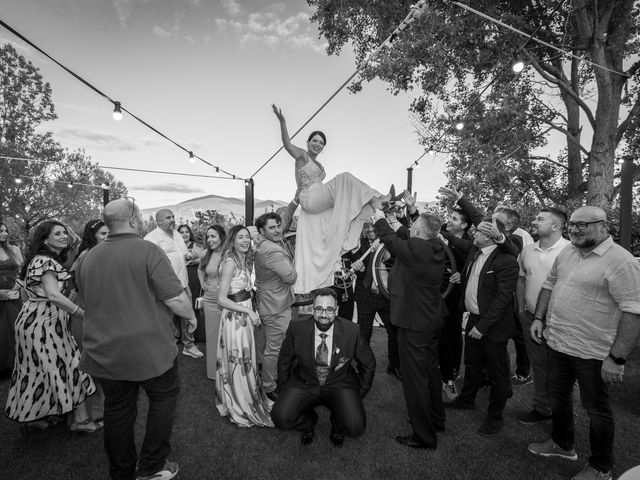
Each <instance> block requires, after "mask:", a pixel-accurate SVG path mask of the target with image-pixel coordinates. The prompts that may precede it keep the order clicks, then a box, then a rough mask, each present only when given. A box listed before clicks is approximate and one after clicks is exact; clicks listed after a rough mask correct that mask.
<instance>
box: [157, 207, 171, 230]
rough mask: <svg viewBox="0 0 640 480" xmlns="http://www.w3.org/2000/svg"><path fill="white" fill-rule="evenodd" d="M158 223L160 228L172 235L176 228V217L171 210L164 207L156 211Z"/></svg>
mask: <svg viewBox="0 0 640 480" xmlns="http://www.w3.org/2000/svg"><path fill="white" fill-rule="evenodd" d="M156 224H157V225H158V228H160V229H161V230H164V231H165V232H166V233H168V234H169V235H172V234H173V230H174V229H175V228H176V218H175V217H174V215H173V212H172V211H171V210H169V209H168V208H163V209H160V210H158V211H157V212H156Z"/></svg>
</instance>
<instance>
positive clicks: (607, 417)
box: [547, 347, 614, 472]
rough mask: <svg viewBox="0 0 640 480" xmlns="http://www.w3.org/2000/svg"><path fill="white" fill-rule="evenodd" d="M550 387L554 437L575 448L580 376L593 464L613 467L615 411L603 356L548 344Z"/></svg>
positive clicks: (603, 467) (558, 441) (603, 470)
mask: <svg viewBox="0 0 640 480" xmlns="http://www.w3.org/2000/svg"><path fill="white" fill-rule="evenodd" d="M547 365H548V367H547V368H548V372H547V388H548V389H549V399H550V401H551V411H552V412H553V429H552V432H551V438H552V439H553V441H554V442H555V443H556V444H558V445H559V446H560V447H562V448H564V449H565V450H570V449H572V448H573V435H574V423H573V397H572V392H573V385H574V383H575V381H576V380H578V386H579V387H580V399H581V401H582V406H583V407H584V409H585V410H586V411H587V414H588V415H589V420H590V422H591V425H590V429H589V440H590V443H591V458H590V459H589V464H590V465H591V466H593V467H595V468H597V469H598V470H600V471H602V472H608V471H610V470H611V468H612V467H613V435H614V422H613V412H612V411H611V406H610V405H609V387H608V386H607V384H606V383H604V381H603V380H602V377H601V373H600V372H601V369H602V360H595V359H583V358H578V357H573V356H571V355H567V354H565V353H560V352H557V351H555V350H554V349H552V348H550V347H548V348H547Z"/></svg>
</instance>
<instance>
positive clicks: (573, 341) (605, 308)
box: [529, 207, 640, 480]
mask: <svg viewBox="0 0 640 480" xmlns="http://www.w3.org/2000/svg"><path fill="white" fill-rule="evenodd" d="M567 226H568V232H569V238H570V239H571V246H570V247H567V248H565V249H564V250H563V251H562V252H560V254H559V255H558V257H557V258H556V261H555V263H554V264H553V267H552V268H551V272H550V273H549V276H548V277H547V280H546V281H545V282H544V284H543V285H542V290H541V291H540V295H539V297H538V301H537V304H536V309H535V314H534V320H533V323H532V324H531V329H530V334H531V336H532V337H533V338H534V340H535V341H537V342H538V343H540V342H541V341H542V334H543V332H544V337H545V339H546V342H547V364H548V372H547V385H548V388H549V399H550V401H551V410H552V412H553V430H552V432H551V438H550V439H549V440H548V441H546V442H544V443H532V444H530V445H529V451H530V452H532V453H534V454H536V455H541V456H544V457H551V456H554V457H560V458H564V459H567V460H577V458H578V456H577V455H576V451H575V450H574V449H573V437H574V419H573V397H572V391H573V384H574V383H575V381H576V380H577V381H578V385H579V386H580V398H581V400H582V405H583V407H584V408H585V410H586V411H587V414H588V415H589V420H590V432H589V439H590V443H591V457H590V458H589V463H587V465H585V467H584V468H583V469H582V470H581V471H580V472H579V473H578V474H576V475H575V476H574V477H572V479H574V480H587V479H591V480H608V479H610V478H611V469H612V468H613V437H614V421H613V412H612V410H611V406H610V404H609V384H610V383H613V382H621V381H622V379H623V375H624V364H625V361H626V358H627V356H628V355H629V353H630V352H631V350H632V349H633V347H634V346H635V344H636V342H637V340H638V337H639V336H640V264H638V262H637V260H636V259H635V258H634V257H633V256H632V255H631V254H630V253H629V252H627V251H626V250H625V249H623V248H622V247H621V246H619V245H616V244H615V243H613V239H612V238H611V236H610V235H609V233H608V231H607V215H606V213H605V212H604V211H603V210H602V209H600V208H598V207H581V208H578V209H577V210H576V211H575V212H573V215H571V220H570V221H569V222H568V223H567Z"/></svg>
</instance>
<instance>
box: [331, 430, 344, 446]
mask: <svg viewBox="0 0 640 480" xmlns="http://www.w3.org/2000/svg"><path fill="white" fill-rule="evenodd" d="M329 440H331V443H333V446H334V447H341V446H342V444H343V443H344V433H338V432H331V434H329Z"/></svg>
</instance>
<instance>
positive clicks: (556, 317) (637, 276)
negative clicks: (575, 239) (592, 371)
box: [542, 237, 640, 360]
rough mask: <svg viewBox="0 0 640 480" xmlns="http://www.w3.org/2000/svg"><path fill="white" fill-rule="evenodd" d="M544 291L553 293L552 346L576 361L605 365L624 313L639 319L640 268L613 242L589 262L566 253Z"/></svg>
mask: <svg viewBox="0 0 640 480" xmlns="http://www.w3.org/2000/svg"><path fill="white" fill-rule="evenodd" d="M542 288H546V289H548V290H551V300H550V301H549V309H548V311H547V322H546V326H547V328H546V329H545V332H544V334H545V338H546V339H547V345H549V347H551V348H553V349H554V350H556V351H558V352H561V353H566V354H567V355H571V356H574V357H578V358H583V359H596V360H604V359H605V358H606V357H607V355H608V354H609V350H610V349H611V346H612V345H613V342H614V340H615V338H616V335H617V333H618V324H619V323H620V318H621V317H622V312H627V313H633V314H636V315H640V263H638V261H637V260H636V259H635V258H634V257H633V255H631V254H630V253H629V252H627V251H626V250H625V249H624V248H622V247H621V246H620V245H616V244H615V243H614V242H613V239H612V238H611V237H609V238H607V239H606V240H605V241H604V242H602V243H601V244H600V245H598V246H597V247H596V248H594V249H593V250H592V251H591V252H589V253H588V254H587V255H584V256H583V255H582V253H581V252H580V250H579V249H578V248H576V247H574V246H573V245H571V246H570V247H567V248H565V249H564V250H562V251H561V252H560V254H559V255H558V257H557V258H556V261H555V262H554V264H553V267H552V268H551V272H550V273H549V276H548V277H547V280H546V281H545V282H544V284H543V285H542Z"/></svg>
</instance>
